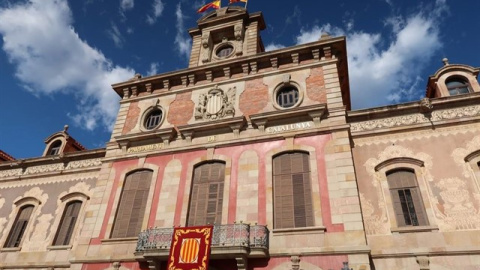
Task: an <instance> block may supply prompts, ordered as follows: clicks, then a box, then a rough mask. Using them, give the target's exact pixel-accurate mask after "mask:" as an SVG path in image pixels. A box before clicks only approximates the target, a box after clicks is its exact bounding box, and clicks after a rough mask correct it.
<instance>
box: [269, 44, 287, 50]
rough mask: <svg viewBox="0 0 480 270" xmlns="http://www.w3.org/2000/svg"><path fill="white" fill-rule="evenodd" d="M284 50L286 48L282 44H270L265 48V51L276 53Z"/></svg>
mask: <svg viewBox="0 0 480 270" xmlns="http://www.w3.org/2000/svg"><path fill="white" fill-rule="evenodd" d="M282 48H285V46H283V45H282V44H277V43H270V44H268V45H267V46H266V47H265V51H266V52H269V51H274V50H278V49H282Z"/></svg>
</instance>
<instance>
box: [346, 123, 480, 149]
mask: <svg viewBox="0 0 480 270" xmlns="http://www.w3.org/2000/svg"><path fill="white" fill-rule="evenodd" d="M479 129H480V124H477V123H474V124H465V125H463V126H462V128H461V129H459V128H458V126H450V127H441V128H437V129H434V130H431V129H422V130H411V131H409V132H408V134H407V133H390V134H383V135H382V136H378V137H376V138H375V140H372V138H371V137H364V138H355V139H354V141H355V145H356V146H365V145H382V144H392V143H397V142H408V141H413V140H419V139H424V140H425V139H430V138H439V137H445V136H450V135H457V134H467V133H474V134H478V130H479Z"/></svg>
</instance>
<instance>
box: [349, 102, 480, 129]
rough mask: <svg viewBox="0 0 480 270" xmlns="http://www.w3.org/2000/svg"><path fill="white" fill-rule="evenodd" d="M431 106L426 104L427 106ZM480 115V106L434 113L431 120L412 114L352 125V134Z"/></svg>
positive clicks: (421, 115)
mask: <svg viewBox="0 0 480 270" xmlns="http://www.w3.org/2000/svg"><path fill="white" fill-rule="evenodd" d="M427 105H429V106H431V104H426V105H425V106H427ZM478 115H480V105H476V106H469V107H462V108H456V109H450V110H440V111H434V112H432V114H431V118H430V119H429V118H428V117H426V116H425V115H423V114H420V113H419V114H411V115H405V116H397V117H389V118H383V119H378V120H371V121H364V122H357V123H352V124H351V130H352V132H359V131H370V130H376V129H383V128H393V127H402V126H408V125H413V124H421V123H429V122H430V121H440V120H451V119H455V118H462V117H472V116H478Z"/></svg>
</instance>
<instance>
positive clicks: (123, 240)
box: [101, 237, 138, 244]
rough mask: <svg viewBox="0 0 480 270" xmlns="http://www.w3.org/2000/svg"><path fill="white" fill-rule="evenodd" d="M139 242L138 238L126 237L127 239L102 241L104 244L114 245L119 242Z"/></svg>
mask: <svg viewBox="0 0 480 270" xmlns="http://www.w3.org/2000/svg"><path fill="white" fill-rule="evenodd" d="M137 241H138V237H125V238H111V239H102V240H101V242H102V244H103V243H105V244H110V243H112V244H114V243H118V242H127V243H128V242H133V243H136V242H137Z"/></svg>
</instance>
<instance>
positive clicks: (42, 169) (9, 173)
mask: <svg viewBox="0 0 480 270" xmlns="http://www.w3.org/2000/svg"><path fill="white" fill-rule="evenodd" d="M100 165H102V160H101V159H100V158H95V159H85V160H75V161H70V162H69V163H68V164H67V166H66V167H64V165H63V163H55V164H48V165H39V166H31V167H28V168H27V169H26V170H25V172H23V170H22V169H21V168H18V169H11V170H5V171H0V178H6V177H14V176H21V175H31V174H37V173H48V172H57V171H61V170H64V169H65V170H69V169H80V168H87V167H95V166H100Z"/></svg>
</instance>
